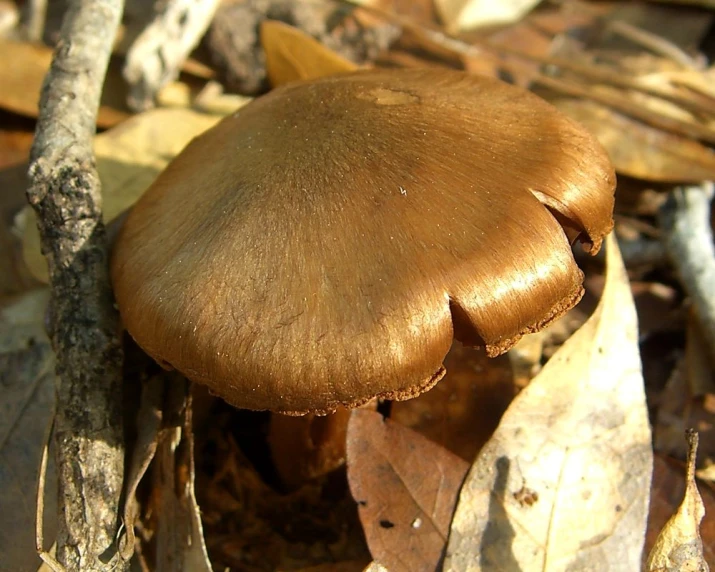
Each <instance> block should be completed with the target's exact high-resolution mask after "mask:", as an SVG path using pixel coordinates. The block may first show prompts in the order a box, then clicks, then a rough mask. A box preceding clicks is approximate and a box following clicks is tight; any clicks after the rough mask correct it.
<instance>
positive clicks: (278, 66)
mask: <svg viewBox="0 0 715 572" xmlns="http://www.w3.org/2000/svg"><path fill="white" fill-rule="evenodd" d="M261 45H262V46H263V50H264V51H265V53H266V73H267V75H268V80H269V81H270V82H271V85H272V86H273V87H277V86H279V85H283V84H286V83H290V82H292V81H298V80H303V79H314V78H319V77H325V76H329V75H334V74H338V73H341V72H347V71H354V70H356V69H358V66H357V65H356V64H354V63H352V62H351V61H349V60H347V59H345V58H344V57H343V56H341V55H340V54H337V53H335V52H333V51H332V50H330V49H329V48H327V47H325V46H324V45H323V44H321V43H320V42H319V41H318V40H316V39H315V38H312V37H311V36H309V35H308V34H306V33H305V32H303V31H301V30H299V29H298V28H295V27H293V26H289V25H288V24H284V23H283V22H279V21H277V20H264V21H263V22H262V23H261Z"/></svg>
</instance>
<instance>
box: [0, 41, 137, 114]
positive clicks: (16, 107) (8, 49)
mask: <svg viewBox="0 0 715 572" xmlns="http://www.w3.org/2000/svg"><path fill="white" fill-rule="evenodd" d="M0 61H1V62H2V65H1V66H0V85H1V86H2V89H0V107H2V108H4V109H7V110H9V111H12V112H14V113H18V114H20V115H27V116H30V117H37V104H38V102H39V101H40V88H41V87H42V81H43V80H44V78H45V74H46V73H47V70H48V69H49V67H50V62H51V61H52V50H51V49H50V48H48V47H47V46H44V45H36V44H30V43H27V42H18V41H14V40H8V39H4V38H0ZM115 68H116V69H115ZM125 94H126V87H125V85H124V81H123V80H122V76H121V71H120V70H119V68H118V67H117V66H115V67H114V68H110V71H109V72H108V73H107V79H106V80H105V84H104V88H103V90H102V104H101V106H100V108H99V114H98V116H97V125H99V126H100V127H111V126H113V125H116V124H117V123H119V122H120V121H123V120H124V119H126V118H127V117H129V111H128V109H127V107H126V104H125Z"/></svg>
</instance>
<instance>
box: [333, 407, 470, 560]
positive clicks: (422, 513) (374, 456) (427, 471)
mask: <svg viewBox="0 0 715 572" xmlns="http://www.w3.org/2000/svg"><path fill="white" fill-rule="evenodd" d="M347 451H348V482H349V484H350V492H351V493H352V496H353V498H354V499H355V501H356V502H357V504H358V511H359V514H360V521H361V522H362V525H363V530H364V531H365V536H366V538H367V544H368V546H369V548H370V553H371V554H372V557H373V558H374V559H375V561H376V562H379V563H380V564H381V565H383V566H385V567H386V568H387V569H388V570H390V572H403V571H404V572H418V571H420V570H425V571H426V570H436V569H437V567H438V565H439V563H440V560H441V558H442V554H443V552H444V547H445V544H446V541H447V535H448V533H449V523H450V521H451V519H452V514H453V512H454V504H455V502H456V500H457V495H458V494H459V487H460V486H461V484H462V481H463V479H464V475H465V474H466V472H467V469H468V467H469V465H468V464H467V463H466V462H465V461H463V460H462V459H460V458H459V457H457V456H456V455H455V454H453V453H450V452H449V451H447V450H446V449H443V448H442V447H440V446H439V445H436V444H434V443H432V442H431V441H429V440H428V439H426V438H425V437H423V436H421V435H420V434H418V433H415V432H414V431H411V430H410V429H407V428H405V427H401V426H400V425H399V424H397V423H394V422H392V421H390V420H389V419H387V420H386V419H383V417H382V415H380V414H379V413H374V412H371V411H365V410H360V409H356V410H355V411H353V413H352V415H351V418H350V423H349V424H348V447H347Z"/></svg>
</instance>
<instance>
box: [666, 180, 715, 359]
mask: <svg viewBox="0 0 715 572" xmlns="http://www.w3.org/2000/svg"><path fill="white" fill-rule="evenodd" d="M712 197H713V183H703V184H702V185H701V186H694V187H677V188H675V189H673V191H672V192H671V193H670V196H669V197H668V200H667V201H666V202H665V204H664V205H663V206H662V207H661V209H660V212H659V213H658V219H659V222H660V226H661V229H662V231H663V242H664V244H665V247H666V249H667V251H668V254H669V256H670V260H671V262H672V263H673V265H674V266H675V269H676V270H677V272H678V275H679V276H680V281H681V282H682V284H683V286H684V287H685V290H686V291H687V293H688V295H689V296H690V299H691V300H692V303H693V308H694V309H695V313H696V315H697V318H698V321H699V323H700V326H701V328H702V333H703V337H704V338H705V341H706V343H707V345H708V349H709V352H710V356H711V358H712V359H713V360H714V361H713V363H715V248H713V233H712V229H711V228H710V201H711V200H712Z"/></svg>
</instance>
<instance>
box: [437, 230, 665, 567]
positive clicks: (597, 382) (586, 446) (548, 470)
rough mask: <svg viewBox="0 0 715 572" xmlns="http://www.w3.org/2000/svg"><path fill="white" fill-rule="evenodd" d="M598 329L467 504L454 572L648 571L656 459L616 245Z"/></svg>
mask: <svg viewBox="0 0 715 572" xmlns="http://www.w3.org/2000/svg"><path fill="white" fill-rule="evenodd" d="M607 246H608V254H607V267H606V271H607V281H606V286H605V290H604V293H603V296H602V298H601V301H600V303H599V305H598V307H597V309H596V311H595V312H594V314H593V315H592V316H591V318H590V319H589V320H588V321H587V322H586V323H585V324H584V326H583V327H582V328H581V329H580V330H578V331H577V332H576V333H575V334H574V335H573V336H572V337H571V338H570V339H569V340H568V341H567V342H566V343H565V344H564V345H563V346H562V347H561V349H560V350H559V351H557V352H556V353H555V354H554V356H553V357H552V358H551V360H550V361H549V362H548V363H547V364H546V366H545V367H544V369H543V370H542V371H541V373H540V374H539V375H538V376H536V377H535V378H534V379H533V380H532V382H531V384H529V386H528V387H527V388H526V389H524V390H523V391H522V392H521V393H520V394H519V396H517V398H516V399H515V400H514V401H513V402H512V404H511V406H510V407H509V409H508V410H507V412H506V413H505V414H504V416H503V417H502V421H501V424H500V426H499V428H498V429H497V430H496V432H495V434H494V436H493V437H492V439H491V440H490V442H489V443H488V444H487V445H486V446H485V447H484V449H482V452H481V454H480V455H479V457H478V459H477V461H476V462H475V464H474V465H473V467H472V468H471V470H470V473H469V476H468V477H467V479H466V481H465V485H464V487H463V488H462V492H461V494H460V499H459V503H458V506H457V510H456V513H455V517H454V521H453V523H452V530H451V533H450V539H449V546H448V550H447V557H446V565H445V569H446V570H459V571H460V572H461V571H467V570H470V571H472V570H474V571H476V570H495V569H498V570H521V571H523V572H531V571H536V570H539V571H543V570H549V571H550V570H553V571H557V570H558V571H561V570H573V571H577V570H594V569H596V570H637V569H638V568H639V566H640V562H641V552H642V550H643V541H644V534H645V524H646V515H647V508H648V491H649V484H650V475H651V466H652V451H651V438H650V428H649V423H648V415H647V410H646V403H645V395H644V389H643V376H642V373H641V364H640V358H639V354H638V331H637V329H638V328H637V318H636V312H635V308H634V304H633V297H632V295H631V291H630V286H629V282H628V277H627V275H626V271H625V268H624V266H623V261H622V259H621V256H620V253H619V251H618V246H617V243H616V241H615V238H614V237H613V235H612V234H611V235H610V236H609V237H608V241H607Z"/></svg>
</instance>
